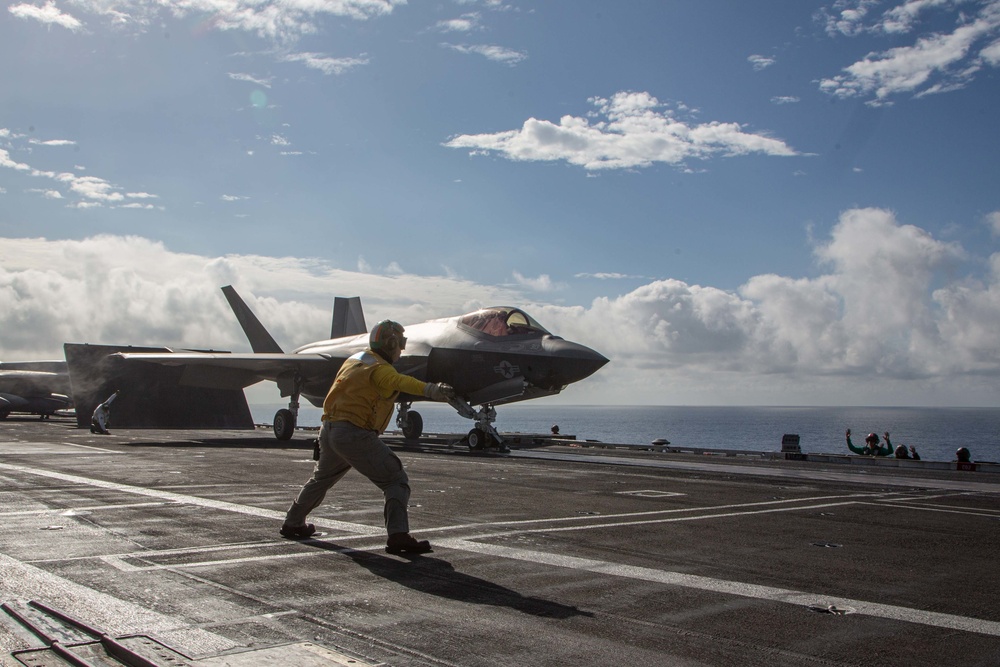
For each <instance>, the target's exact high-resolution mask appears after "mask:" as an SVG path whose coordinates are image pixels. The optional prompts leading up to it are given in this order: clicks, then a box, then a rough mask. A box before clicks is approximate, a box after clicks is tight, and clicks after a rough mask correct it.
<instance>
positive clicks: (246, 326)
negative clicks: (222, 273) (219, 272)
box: [222, 285, 283, 354]
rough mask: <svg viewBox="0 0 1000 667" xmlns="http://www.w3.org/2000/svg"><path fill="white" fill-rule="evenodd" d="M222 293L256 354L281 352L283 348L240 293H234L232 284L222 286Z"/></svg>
mask: <svg viewBox="0 0 1000 667" xmlns="http://www.w3.org/2000/svg"><path fill="white" fill-rule="evenodd" d="M222 293H223V294H225V295H226V300H227V301H229V307H230V308H232V309H233V313H235V314H236V319H237V320H239V321H240V326H241V327H243V333H245V334H246V335H247V339H248V340H249V341H250V348H251V349H252V350H253V351H254V352H256V353H257V354H269V353H270V354H282V353H283V350H282V349H281V346H280V345H278V343H277V342H275V340H274V338H272V337H271V334H269V333H268V332H267V329H265V328H264V325H263V324H261V323H260V320H258V319H257V316H256V315H254V314H253V311H252V310H250V308H249V307H248V306H247V305H246V304H245V303H244V302H243V299H241V298H240V295H239V294H237V293H236V290H235V289H233V286H232V285H226V286H225V287H223V288H222Z"/></svg>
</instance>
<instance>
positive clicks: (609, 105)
mask: <svg viewBox="0 0 1000 667" xmlns="http://www.w3.org/2000/svg"><path fill="white" fill-rule="evenodd" d="M590 102H591V104H592V105H593V106H594V107H596V109H597V111H596V112H595V113H594V114H592V116H594V117H596V120H595V122H593V123H592V122H591V121H590V120H588V119H587V118H581V117H578V116H563V117H562V118H561V119H560V120H559V123H558V124H556V123H553V122H551V121H546V120H537V119H535V118H529V119H528V120H526V121H525V122H524V124H523V126H522V127H521V129H519V130H508V131H505V132H498V133H494V134H474V135H469V134H464V135H460V136H456V137H453V138H452V139H450V140H449V141H448V142H446V143H445V144H444V145H445V146H448V147H449V148H469V149H472V151H473V153H498V154H500V155H502V156H504V157H506V158H508V159H510V160H518V161H555V160H565V161H566V162H569V163H570V164H574V165H578V166H582V167H583V168H584V169H588V170H598V169H622V168H635V167H648V166H650V165H652V164H654V163H657V162H663V163H666V164H670V165H680V164H682V163H683V162H684V161H685V160H687V159H707V158H709V157H714V156H724V157H730V156H736V155H748V154H751V153H759V154H763V155H779V156H790V155H798V153H797V152H796V151H795V150H794V149H793V148H791V147H790V146H788V145H787V144H785V143H784V142H783V141H781V140H778V139H773V138H771V137H768V136H765V135H763V134H752V133H747V132H744V130H743V128H742V127H741V126H740V125H739V124H738V123H720V122H710V123H702V124H700V125H688V124H686V123H685V122H684V121H682V120H680V119H679V118H678V117H677V116H676V113H675V112H674V111H672V110H670V109H667V108H665V105H663V104H661V103H660V101H659V100H657V99H656V98H655V97H653V96H652V95H650V94H649V93H644V92H640V93H627V92H619V93H617V94H615V95H614V96H612V97H611V99H604V98H592V99H591V100H590Z"/></svg>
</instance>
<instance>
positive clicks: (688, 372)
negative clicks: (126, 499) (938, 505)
mask: <svg viewBox="0 0 1000 667" xmlns="http://www.w3.org/2000/svg"><path fill="white" fill-rule="evenodd" d="M987 222H989V223H990V224H991V225H992V224H998V220H997V218H996V216H995V215H994V216H991V217H990V218H988V220H987ZM967 254H968V253H967V252H966V251H965V250H964V249H963V248H961V247H960V246H959V245H957V244H954V243H948V242H944V241H941V240H938V239H935V238H934V237H933V236H931V235H930V234H928V233H927V232H926V231H924V230H922V229H920V228H917V227H915V226H912V225H907V224H904V223H902V222H900V221H899V220H897V218H896V216H895V215H894V214H893V213H892V212H890V211H886V210H882V209H855V210H850V211H845V212H844V213H843V214H842V215H841V216H840V218H839V220H837V221H836V224H835V225H834V226H833V228H832V230H831V232H830V234H829V236H828V237H827V238H825V239H824V240H823V241H822V242H820V243H817V244H816V245H815V248H814V256H815V260H816V275H815V276H813V277H807V278H803V277H794V276H782V275H777V274H764V275H757V276H753V277H751V278H750V279H748V280H747V281H746V282H745V283H744V284H743V285H742V286H741V287H740V288H739V289H737V290H734V291H733V290H723V289H719V288H716V287H712V286H703V285H692V284H688V283H685V282H683V281H680V280H675V279H664V280H654V281H651V282H648V283H647V284H644V285H641V286H639V287H637V288H636V289H633V290H632V291H630V292H628V293H625V294H620V295H618V296H614V297H612V296H607V297H601V298H597V299H595V300H593V301H592V302H591V303H590V304H588V305H586V306H564V305H556V304H553V303H551V302H543V301H540V298H541V297H543V296H544V292H539V291H537V290H538V289H539V288H541V289H549V288H551V287H553V286H555V285H556V283H555V282H554V281H553V280H552V278H551V277H550V276H547V275H543V276H539V277H537V278H531V277H525V276H523V275H520V274H515V281H516V284H514V285H510V286H505V287H496V286H487V285H479V284H475V283H471V282H469V281H464V280H462V279H460V278H458V277H456V276H454V275H445V276H416V275H412V274H405V273H404V272H403V269H402V268H401V267H400V266H399V264H397V263H395V262H390V263H389V264H388V266H387V268H386V269H385V270H384V271H382V272H381V273H374V272H373V270H372V267H371V266H370V265H368V264H367V263H366V262H365V261H364V259H363V258H359V260H358V266H359V269H360V270H357V271H348V270H342V269H338V268H335V267H332V266H331V265H330V264H329V261H328V260H325V259H315V258H304V259H303V258H288V257H284V258H273V257H260V256H246V255H229V256H223V257H206V256H200V255H192V254H183V253H175V252H171V251H169V250H168V249H167V248H165V247H164V246H163V245H162V244H159V243H155V242H152V241H149V240H146V239H142V238H137V237H118V236H102V237H96V238H91V239H86V240H83V241H45V240H43V239H0V331H2V332H3V335H2V336H0V358H5V359H9V360H14V359H30V358H49V357H51V356H53V355H58V353H59V351H60V349H61V345H62V343H63V342H65V341H73V342H92V343H133V344H148V345H154V344H155V345H169V346H175V347H215V348H217V349H234V350H240V351H243V350H246V349H247V344H246V342H245V340H244V338H243V335H242V332H241V331H240V329H239V326H238V324H237V323H236V322H235V320H234V318H233V317H232V315H231V313H230V312H229V310H228V307H227V305H226V303H225V300H224V299H223V298H222V296H221V294H220V293H219V289H218V288H219V287H220V286H221V285H226V284H234V285H235V286H236V287H237V289H238V290H239V291H240V292H241V294H243V295H244V297H245V298H246V299H247V301H248V303H249V304H250V305H251V307H252V308H254V310H255V311H256V312H257V314H258V315H259V316H260V318H261V320H262V322H264V323H265V325H266V326H268V328H269V329H271V330H272V334H273V335H274V336H275V338H276V340H278V342H279V343H281V344H282V345H283V346H284V347H285V348H286V349H292V348H294V347H295V346H297V345H299V344H303V343H306V342H309V341H310V340H313V339H321V338H323V337H324V336H325V335H326V332H328V331H329V322H330V313H331V303H332V297H333V296H336V295H342V296H354V295H360V296H362V298H363V301H364V307H365V312H366V316H367V319H368V321H369V322H374V321H378V320H379V319H383V318H386V317H389V318H392V319H396V320H399V321H401V322H403V323H404V324H411V323H415V322H421V321H424V320H426V319H431V318H435V317H444V316H448V315H456V314H459V313H462V312H468V311H471V310H473V309H475V308H477V307H480V306H483V305H495V304H514V305H523V306H524V307H525V308H526V309H527V310H528V311H529V312H530V313H531V314H532V315H533V316H535V317H536V318H537V319H538V320H539V321H540V322H542V323H543V324H544V325H545V326H546V327H547V328H549V329H550V330H552V331H553V332H555V333H557V334H558V335H560V336H563V337H565V338H568V339H570V340H575V341H578V342H580V343H583V344H585V345H589V346H591V347H593V348H595V349H597V350H599V351H600V352H602V353H603V354H605V355H606V356H608V357H609V358H610V359H611V360H612V361H611V363H610V364H609V365H608V367H606V368H605V369H603V370H602V371H601V372H600V373H598V374H597V375H596V376H595V377H594V378H591V379H589V380H588V381H586V382H585V383H582V384H581V385H580V387H574V388H572V391H571V392H570V398H571V400H573V399H575V400H577V401H580V400H586V398H584V397H587V396H591V397H593V400H594V401H595V402H602V403H603V402H608V401H609V400H610V401H611V402H615V401H617V402H643V403H669V402H688V403H696V402H709V403H711V402H713V401H714V402H716V403H718V402H742V403H748V404H763V403H767V402H768V401H769V400H777V401H784V402H785V403H786V404H787V403H788V402H789V401H790V398H789V397H790V396H791V397H794V398H793V399H792V402H797V401H800V400H804V399H802V397H803V396H806V395H809V394H808V392H817V393H815V394H812V395H816V396H820V395H821V396H822V397H823V398H822V399H821V400H823V401H825V400H835V401H839V402H841V403H845V402H846V403H849V404H858V403H861V402H868V401H879V400H880V399H881V401H882V402H881V403H880V404H885V403H886V402H887V401H890V395H889V394H879V393H878V391H885V390H886V387H887V386H890V385H891V386H892V391H893V392H896V393H893V394H892V395H893V396H895V395H905V396H907V397H908V400H921V399H919V398H913V397H920V396H923V399H922V400H924V401H928V400H937V399H928V398H927V397H928V396H936V397H940V394H934V393H933V391H934V388H940V387H948V388H961V387H966V386H982V387H985V389H984V391H985V392H986V393H982V394H979V395H978V396H979V398H978V400H979V401H986V402H995V401H996V400H997V399H998V398H1000V396H998V390H997V389H996V387H995V385H996V380H997V378H998V377H1000V344H998V343H997V337H996V331H997V329H998V328H1000V253H997V254H995V255H993V256H992V257H990V258H988V260H986V261H983V262H972V263H971V264H972V265H982V266H985V267H986V269H985V271H982V273H981V275H975V276H961V275H959V271H958V267H959V266H964V265H965V264H963V262H965V260H967V259H968V257H967ZM609 277H618V276H613V275H612V276H609ZM887 383H888V384H887ZM776 387H784V388H786V389H787V391H786V393H785V394H783V398H782V397H781V396H778V395H777V394H776V393H775V388H776ZM990 387H993V388H992V389H990ZM788 388H792V389H788ZM922 392H923V393H922ZM928 392H930V393H928ZM958 395H959V394H958V393H953V394H948V397H949V399H948V400H949V401H954V400H956V399H954V398H951V397H952V396H958ZM771 396H774V398H773V399H769V398H768V397H771ZM959 400H960V399H959Z"/></svg>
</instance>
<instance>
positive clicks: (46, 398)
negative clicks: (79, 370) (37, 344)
mask: <svg viewBox="0 0 1000 667" xmlns="http://www.w3.org/2000/svg"><path fill="white" fill-rule="evenodd" d="M70 393H71V392H70V383H69V372H68V371H67V369H66V362H65V361H4V362H0V419H6V418H7V416H8V415H10V413H12V412H23V413H27V414H33V415H39V416H40V417H41V418H42V419H45V418H46V417H48V416H49V415H52V414H54V413H55V412H56V411H58V410H66V409H69V408H72V407H73V401H72V399H71V398H70V397H69V394H70Z"/></svg>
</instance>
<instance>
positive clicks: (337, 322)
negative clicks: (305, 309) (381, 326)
mask: <svg viewBox="0 0 1000 667" xmlns="http://www.w3.org/2000/svg"><path fill="white" fill-rule="evenodd" d="M363 333H368V327H367V326H365V313H364V311H363V310H362V309H361V297H360V296H352V297H351V298H349V299H348V298H345V297H341V296H338V297H335V298H334V300H333V327H331V329H330V338H343V337H345V336H357V335H358V334H363Z"/></svg>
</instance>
